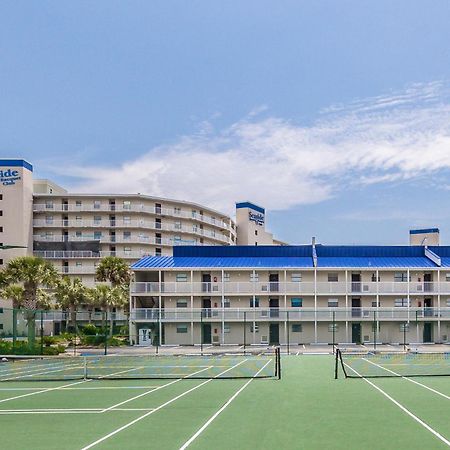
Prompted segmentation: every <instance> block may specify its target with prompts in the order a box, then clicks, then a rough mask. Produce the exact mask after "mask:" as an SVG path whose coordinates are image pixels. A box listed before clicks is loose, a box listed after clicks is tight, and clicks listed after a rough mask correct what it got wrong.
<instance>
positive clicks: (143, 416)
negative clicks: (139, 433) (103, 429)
mask: <svg viewBox="0 0 450 450" xmlns="http://www.w3.org/2000/svg"><path fill="white" fill-rule="evenodd" d="M246 361H248V359H244V360H242V361H241V362H239V363H237V364H235V365H234V366H233V367H230V368H229V369H227V370H224V371H223V372H221V373H219V374H218V375H216V376H215V377H214V378H210V379H208V380H206V381H203V382H202V383H200V384H197V386H194V387H193V388H191V389H189V390H187V391H185V392H183V393H181V394H179V395H177V396H176V397H173V398H172V399H170V400H168V401H167V402H165V403H163V404H162V405H159V406H158V407H156V408H155V409H154V410H153V411H149V412H148V413H146V414H144V415H142V416H140V417H138V418H137V419H134V420H132V421H131V422H128V423H126V424H125V425H123V426H121V427H120V428H117V429H116V430H114V431H112V432H111V433H109V434H107V435H106V436H103V437H102V438H100V439H97V440H96V441H95V442H92V444H89V445H87V446H86V447H83V448H82V449H81V450H88V449H90V448H92V447H94V446H96V445H97V444H100V443H101V442H103V441H105V440H106V439H109V438H110V437H112V436H115V435H116V434H117V433H120V432H121V431H123V430H125V429H127V428H128V427H131V425H134V424H135V423H137V422H139V421H141V420H142V419H145V418H146V417H148V416H150V415H151V414H154V413H155V412H156V411H159V410H160V409H162V408H165V407H166V406H168V405H170V404H171V403H173V402H175V401H176V400H178V399H180V398H181V397H184V396H185V395H187V394H189V393H190V392H192V391H195V390H196V389H198V388H200V387H202V386H204V385H205V384H207V383H210V382H211V381H212V380H213V379H215V378H218V377H219V376H220V375H223V374H224V373H226V372H229V371H230V370H232V369H235V368H236V367H237V366H240V365H241V364H243V363H244V362H246ZM175 381H180V380H175Z"/></svg>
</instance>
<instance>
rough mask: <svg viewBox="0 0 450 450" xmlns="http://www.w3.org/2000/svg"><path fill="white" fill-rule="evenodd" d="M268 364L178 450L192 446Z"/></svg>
mask: <svg viewBox="0 0 450 450" xmlns="http://www.w3.org/2000/svg"><path fill="white" fill-rule="evenodd" d="M269 363H270V361H267V362H266V364H264V366H263V367H261V369H259V370H258V372H256V374H255V375H254V376H253V378H251V379H250V380H248V381H247V383H245V384H244V386H242V387H241V388H240V389H238V390H237V391H236V392H235V393H234V394H233V395H232V396H231V397H230V398H229V399H228V400H227V402H226V403H225V404H224V405H223V406H222V407H221V408H220V409H219V410H218V411H216V412H215V413H214V414H213V415H212V416H211V417H210V418H209V419H208V420H207V421H206V422H205V424H204V425H203V426H202V427H201V428H200V429H199V430H198V431H197V432H196V433H195V434H194V435H193V436H192V437H191V438H190V439H188V440H187V441H186V442H185V443H184V444H183V445H182V446H181V447H180V449H179V450H185V449H186V448H187V447H189V445H191V444H192V442H194V441H195V440H196V439H197V438H198V437H199V436H200V435H201V434H202V433H203V431H205V430H206V428H208V426H209V425H210V424H211V422H213V420H215V419H216V417H217V416H218V415H219V414H221V413H222V412H223V411H224V410H225V409H226V408H227V407H228V406H229V405H230V403H231V402H232V401H233V400H234V399H235V398H236V397H237V396H238V395H239V394H240V393H241V392H242V391H243V390H244V389H245V388H246V387H247V386H248V385H249V384H250V383H251V382H252V381H253V380H254V379H255V378H256V377H257V376H258V375H259V374H260V373H261V372H262V371H263V370H264V369H265V368H266V366H267V365H268V364H269Z"/></svg>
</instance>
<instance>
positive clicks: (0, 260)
mask: <svg viewBox="0 0 450 450" xmlns="http://www.w3.org/2000/svg"><path fill="white" fill-rule="evenodd" d="M0 266H3V258H0Z"/></svg>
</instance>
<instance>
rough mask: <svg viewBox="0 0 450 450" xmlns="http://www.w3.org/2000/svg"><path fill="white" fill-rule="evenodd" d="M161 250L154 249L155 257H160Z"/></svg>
mask: <svg viewBox="0 0 450 450" xmlns="http://www.w3.org/2000/svg"><path fill="white" fill-rule="evenodd" d="M161 255H162V250H161V249H160V248H155V256H161Z"/></svg>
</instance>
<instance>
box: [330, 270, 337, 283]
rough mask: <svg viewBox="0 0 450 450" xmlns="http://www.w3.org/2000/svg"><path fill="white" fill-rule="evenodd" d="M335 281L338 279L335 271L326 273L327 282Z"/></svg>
mask: <svg viewBox="0 0 450 450" xmlns="http://www.w3.org/2000/svg"><path fill="white" fill-rule="evenodd" d="M337 281H339V275H338V273H337V272H330V273H329V274H328V282H329V283H336V282H337Z"/></svg>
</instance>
